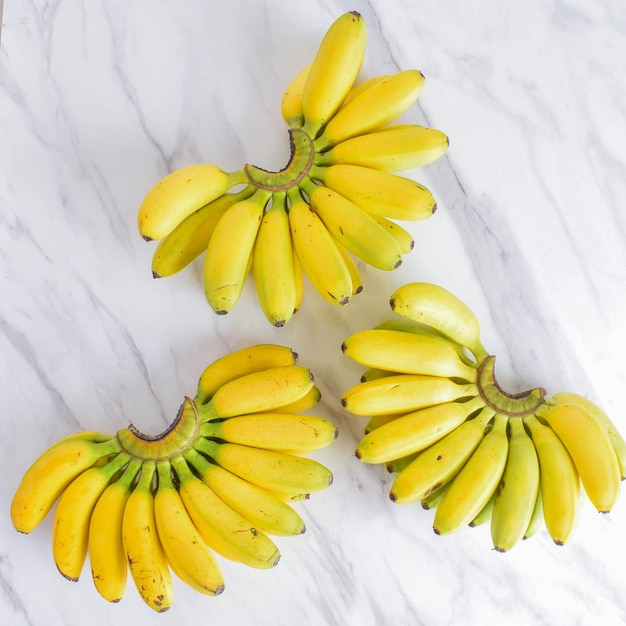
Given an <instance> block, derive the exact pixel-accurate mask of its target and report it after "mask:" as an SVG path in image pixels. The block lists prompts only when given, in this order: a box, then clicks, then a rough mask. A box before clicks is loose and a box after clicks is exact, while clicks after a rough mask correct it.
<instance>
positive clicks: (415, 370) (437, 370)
mask: <svg viewBox="0 0 626 626" xmlns="http://www.w3.org/2000/svg"><path fill="white" fill-rule="evenodd" d="M341 349H342V351H343V353H344V354H345V355H346V356H348V357H350V358H351V359H352V360H353V361H356V362H357V363H360V364H361V365H365V366H367V367H377V368H379V369H384V370H387V371H395V372H401V373H405V374H423V375H429V376H441V377H448V378H455V379H456V378H458V379H459V380H464V381H467V382H475V381H476V377H477V371H476V367H475V366H474V367H472V366H470V365H466V364H465V363H464V362H463V361H462V360H461V359H460V358H459V355H458V352H457V351H456V349H455V348H454V347H453V346H451V345H450V344H449V343H448V342H447V341H445V340H444V339H438V338H436V337H434V336H429V335H425V334H424V335H422V334H417V333H407V332H404V331H400V330H385V329H380V328H379V329H376V328H372V329H366V330H361V331H357V332H356V333H354V334H353V335H351V336H350V337H348V338H347V339H346V340H345V341H344V342H343V344H342V345H341Z"/></svg>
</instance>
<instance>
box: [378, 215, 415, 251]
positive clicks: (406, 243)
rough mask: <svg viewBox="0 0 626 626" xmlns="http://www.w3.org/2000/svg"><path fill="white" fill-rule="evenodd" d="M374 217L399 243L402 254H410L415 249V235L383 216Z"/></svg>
mask: <svg viewBox="0 0 626 626" xmlns="http://www.w3.org/2000/svg"><path fill="white" fill-rule="evenodd" d="M372 217H373V218H374V219H375V220H376V221H377V222H378V223H379V224H380V225H381V226H382V227H383V228H384V229H385V230H386V231H387V232H388V233H389V234H390V235H391V236H392V237H393V238H394V239H395V240H396V241H397V242H398V246H399V247H400V252H401V253H402V254H408V253H409V252H411V250H413V248H414V247H415V240H414V239H413V235H412V234H411V233H410V232H409V231H408V230H406V228H403V227H402V226H400V224H396V223H395V222H393V221H391V220H388V219H387V218H386V217H383V216H382V215H372Z"/></svg>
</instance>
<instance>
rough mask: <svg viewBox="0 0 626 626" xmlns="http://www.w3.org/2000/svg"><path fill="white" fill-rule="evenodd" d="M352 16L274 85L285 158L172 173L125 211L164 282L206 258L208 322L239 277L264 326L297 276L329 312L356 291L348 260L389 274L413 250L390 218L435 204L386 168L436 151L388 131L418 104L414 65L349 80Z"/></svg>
mask: <svg viewBox="0 0 626 626" xmlns="http://www.w3.org/2000/svg"><path fill="white" fill-rule="evenodd" d="M365 40H366V31H365V23H364V20H363V18H362V17H361V15H359V14H358V13H356V12H354V11H353V12H349V13H346V14H344V15H342V16H341V17H339V18H338V19H337V20H336V21H335V22H334V23H333V24H332V25H331V27H330V28H329V30H328V32H327V33H326V35H325V36H324V38H323V40H322V42H321V45H320V47H319V50H318V52H317V55H316V56H315V58H314V60H313V62H312V63H311V64H310V65H308V66H307V67H306V68H304V70H302V72H300V74H298V76H297V77H296V78H295V79H294V80H293V82H292V83H291V84H290V85H289V87H288V88H287V90H286V92H285V94H284V97H283V100H282V104H281V113H282V116H283V118H284V120H285V122H286V123H287V124H288V126H289V137H290V145H291V158H290V161H289V163H288V164H287V166H286V167H285V168H284V169H282V170H281V171H279V172H268V171H266V170H264V169H261V168H259V167H255V166H253V165H245V166H244V167H243V168H241V169H240V170H237V171H233V172H225V171H223V170H222V169H220V168H219V167H217V166H215V165H210V164H197V165H191V166H189V167H185V168H182V169H180V170H176V171H174V172H172V173H171V174H169V175H168V176H166V177H165V178H163V179H162V180H160V181H159V182H158V183H157V184H156V185H155V186H154V187H153V188H152V189H151V190H150V191H149V192H148V194H147V195H146V197H145V199H144V200H143V202H142V204H141V206H140V208H139V214H138V224H139V231H140V233H141V235H142V236H143V237H144V239H146V240H153V239H157V240H160V241H159V244H158V245H157V247H156V249H155V251H154V254H153V261H152V272H153V275H154V276H155V277H162V276H169V275H172V274H174V273H176V272H178V271H180V270H182V269H183V268H184V267H186V266H187V265H188V264H189V263H191V261H193V260H194V259H195V258H197V257H198V256H199V255H200V254H201V253H203V252H206V255H205V260H204V272H203V285H204V292H205V295H206V298H207V300H208V302H209V304H210V305H211V307H212V308H213V310H214V311H215V312H216V313H217V314H225V313H228V312H229V311H231V310H232V308H233V307H234V306H235V304H236V303H237V301H238V299H239V297H240V295H241V292H242V289H243V285H244V283H245V281H246V279H247V276H248V274H249V273H250V272H252V275H253V279H254V282H255V285H256V290H257V294H258V299H259V303H260V306H261V309H262V310H263V313H264V314H265V317H266V318H267V319H268V321H269V322H270V323H271V324H273V325H274V326H283V325H284V324H286V323H287V322H288V321H289V320H290V319H291V317H292V315H293V314H294V312H295V311H296V310H297V309H298V308H299V306H300V304H301V301H302V297H303V289H304V284H303V280H304V278H303V275H306V276H307V277H308V279H309V280H310V282H311V283H312V285H313V287H314V288H315V289H316V291H317V292H318V293H319V294H320V295H321V296H322V297H323V298H324V299H325V300H327V301H329V302H330V303H331V304H334V305H338V306H343V305H346V304H347V303H348V302H349V301H350V298H351V297H352V296H353V295H354V294H356V293H359V292H360V291H361V290H362V287H363V286H362V281H361V276H360V273H359V269H358V265H357V263H356V259H355V257H356V258H358V259H360V260H361V261H363V262H365V263H367V264H369V265H372V266H374V267H376V268H379V269H382V270H394V269H396V268H397V267H398V266H399V265H400V264H401V262H402V256H403V255H404V254H406V253H408V252H409V251H410V250H411V249H412V248H413V238H412V235H411V234H410V233H409V232H408V231H407V230H406V229H404V228H403V227H402V226H400V225H399V224H397V223H396V221H394V220H422V219H426V218H428V217H430V216H431V215H432V214H433V212H434V211H435V209H436V204H435V200H434V198H433V196H432V194H431V193H430V191H429V190H428V189H426V188H425V187H423V186H422V185H420V184H418V183H416V182H414V181H413V180H410V179H408V178H404V177H401V176H397V175H395V174H393V173H392V172H398V171H401V170H407V169H410V168H415V167H419V166H422V165H426V164H428V163H431V162H432V161H435V160H436V159H438V158H439V157H440V156H442V155H443V154H444V153H445V151H446V150H447V148H448V137H447V136H446V135H445V134H444V133H442V132H441V131H439V130H435V129H432V128H425V127H422V126H418V125H416V124H395V125H390V124H391V122H393V121H394V120H396V119H397V118H398V117H399V116H400V115H401V114H402V113H404V112H405V111H406V110H407V109H408V108H409V107H410V106H411V105H412V104H413V103H414V102H415V101H416V99H417V98H418V96H419V94H420V92H421V90H422V87H423V84H424V76H423V75H422V74H421V72H419V71H418V70H406V71H400V72H398V73H396V74H393V75H390V76H377V77H375V78H372V79H369V80H366V81H364V82H361V83H359V84H355V81H356V78H357V74H358V73H359V70H360V68H361V65H362V63H363V59H364V55H365Z"/></svg>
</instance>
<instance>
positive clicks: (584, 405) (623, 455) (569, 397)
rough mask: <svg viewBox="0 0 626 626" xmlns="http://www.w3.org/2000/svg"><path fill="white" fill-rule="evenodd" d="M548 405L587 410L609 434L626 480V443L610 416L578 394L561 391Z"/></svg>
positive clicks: (549, 400) (622, 474)
mask: <svg viewBox="0 0 626 626" xmlns="http://www.w3.org/2000/svg"><path fill="white" fill-rule="evenodd" d="M546 402H547V403H548V404H575V405H577V406H579V407H580V408H581V409H583V410H585V411H586V412H587V413H588V414H589V416H590V417H591V418H592V419H593V420H595V421H596V422H597V423H598V424H599V425H600V426H601V427H602V428H603V429H604V430H605V431H606V433H607V435H608V436H609V439H610V440H611V443H612V444H613V449H614V451H615V454H616V455H617V461H618V463H619V466H620V475H621V478H622V480H624V479H626V441H625V440H624V438H623V437H622V435H621V434H620V432H619V431H618V429H617V426H615V424H614V423H613V422H612V421H611V419H610V418H609V416H608V415H607V414H606V413H605V412H604V411H603V410H602V409H601V408H600V407H599V406H598V405H596V404H594V403H593V402H592V401H591V400H588V399H587V398H585V397H583V396H581V395H579V394H577V393H568V392H564V391H561V392H559V393H556V394H554V395H553V396H552V397H551V398H550V399H548V400H547V401H546Z"/></svg>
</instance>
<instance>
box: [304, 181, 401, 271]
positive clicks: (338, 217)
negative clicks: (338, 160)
mask: <svg viewBox="0 0 626 626" xmlns="http://www.w3.org/2000/svg"><path fill="white" fill-rule="evenodd" d="M301 188H302V189H303V191H304V192H305V193H306V194H307V195H308V197H309V201H310V203H311V206H312V207H313V209H314V211H315V212H316V213H317V214H318V215H319V216H320V218H321V220H322V222H323V223H324V225H325V226H326V228H328V230H329V231H330V232H331V233H332V235H333V237H335V239H337V241H339V242H340V243H341V244H342V245H344V246H345V247H346V248H347V249H348V250H349V251H350V252H352V254H354V255H355V256H356V257H358V258H359V259H361V260H362V261H365V263H368V264H369V265H372V266H374V267H376V268H378V269H382V270H387V271H390V270H394V269H397V268H398V267H400V265H401V263H402V253H401V251H400V246H399V245H398V243H397V241H396V240H395V239H394V238H393V237H392V236H391V235H390V234H389V233H388V232H387V231H386V230H385V228H383V227H382V226H381V225H380V224H379V223H378V222H377V221H376V220H375V219H374V218H373V217H372V216H371V215H370V214H369V213H367V212H366V211H364V210H363V209H361V208H360V207H359V206H358V205H356V204H354V202H352V201H351V200H348V199H347V198H345V197H344V196H342V195H340V194H338V193H337V192H336V191H333V190H332V189H330V188H328V187H324V186H322V185H316V184H315V183H313V182H312V181H311V179H306V180H303V181H302V182H301Z"/></svg>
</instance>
